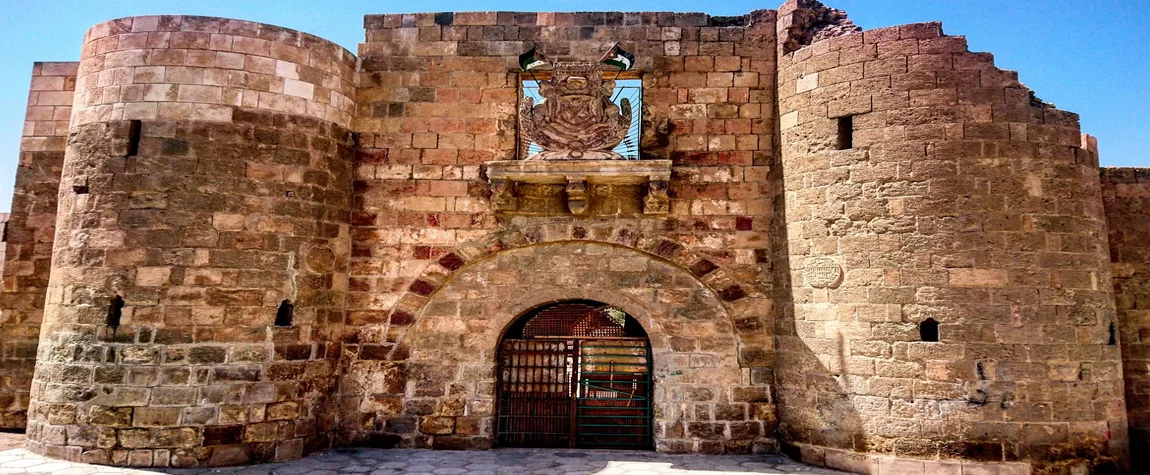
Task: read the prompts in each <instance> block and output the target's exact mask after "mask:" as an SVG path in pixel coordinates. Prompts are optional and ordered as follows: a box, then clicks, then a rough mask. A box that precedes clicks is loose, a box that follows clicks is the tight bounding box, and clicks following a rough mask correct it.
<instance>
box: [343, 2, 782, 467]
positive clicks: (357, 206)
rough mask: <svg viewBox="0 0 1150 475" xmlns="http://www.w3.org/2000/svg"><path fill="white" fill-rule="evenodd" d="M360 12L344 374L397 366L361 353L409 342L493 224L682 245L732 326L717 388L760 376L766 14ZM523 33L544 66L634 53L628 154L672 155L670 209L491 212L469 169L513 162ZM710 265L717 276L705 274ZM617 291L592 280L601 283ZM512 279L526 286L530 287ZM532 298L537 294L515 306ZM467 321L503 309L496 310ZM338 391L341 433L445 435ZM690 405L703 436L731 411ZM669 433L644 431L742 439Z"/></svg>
mask: <svg viewBox="0 0 1150 475" xmlns="http://www.w3.org/2000/svg"><path fill="white" fill-rule="evenodd" d="M365 23H366V27H367V41H366V42H365V43H363V44H362V45H361V46H360V57H361V60H362V65H363V66H362V72H361V77H360V83H361V88H360V91H359V103H358V112H357V118H356V119H355V126H354V128H355V129H356V131H357V132H359V139H360V141H359V145H360V153H359V156H358V165H357V175H356V187H355V198H354V203H353V218H352V219H353V226H354V227H353V244H352V246H353V258H352V264H351V281H350V291H351V301H350V309H349V335H348V342H349V343H352V344H350V345H347V348H348V351H347V353H346V354H347V355H348V356H349V358H348V360H347V362H346V365H347V368H348V376H347V379H348V381H362V380H368V379H370V378H371V375H372V374H373V373H374V372H377V371H378V368H379V367H380V366H381V365H391V364H395V363H390V362H386V361H382V362H381V361H371V360H368V359H367V358H364V348H373V346H374V345H391V346H396V348H397V350H396V351H395V352H393V353H389V354H390V355H392V356H391V357H390V358H391V359H393V360H397V361H402V360H405V359H406V358H407V355H408V354H409V353H410V350H413V349H410V348H404V344H403V343H402V342H400V341H399V338H400V335H403V334H404V333H407V334H409V335H411V334H414V333H416V330H415V327H412V325H413V324H415V323H414V322H416V321H417V320H418V318H419V316H420V315H421V312H423V311H424V310H423V309H424V305H425V304H426V302H427V299H428V298H429V296H433V294H434V292H436V289H438V288H439V287H440V285H442V284H443V282H446V281H448V280H449V279H450V276H451V275H452V274H453V272H454V271H456V270H457V269H458V268H459V267H460V266H462V265H463V264H465V263H468V262H470V261H471V260H472V259H473V258H474V257H475V256H476V255H486V252H482V253H478V254H468V253H469V252H472V250H474V249H486V247H485V246H486V245H487V244H491V243H493V242H499V243H500V244H499V245H500V246H503V245H512V244H510V243H508V242H505V241H504V240H503V238H501V237H500V236H503V235H504V234H506V235H508V236H529V237H526V238H523V239H527V240H528V241H532V240H538V239H542V237H541V236H544V235H550V234H556V235H562V236H564V238H563V239H575V240H580V239H593V240H597V241H606V242H627V241H633V240H635V239H638V237H639V236H643V237H644V241H643V242H644V246H646V245H650V246H652V247H651V248H646V247H640V249H642V250H644V251H646V252H650V253H651V254H654V255H657V256H664V257H666V256H673V255H677V254H679V253H685V254H684V255H686V256H691V259H693V260H692V261H691V262H684V263H681V265H683V267H685V268H689V269H693V271H694V272H695V275H696V276H697V277H698V278H700V279H702V280H703V281H708V282H711V284H710V285H709V286H710V287H711V288H712V289H717V290H718V291H720V292H721V295H719V299H720V300H721V301H723V302H724V305H726V306H727V308H728V311H727V314H728V316H729V318H730V319H731V321H732V324H734V325H735V326H736V328H737V329H738V331H737V333H736V334H737V336H738V342H739V344H738V348H739V351H740V355H739V364H740V367H741V368H742V371H741V374H740V376H739V378H738V379H737V380H735V381H731V382H730V383H731V384H733V385H736V386H752V385H753V386H758V387H760V388H764V389H768V388H769V386H770V384H771V381H772V380H773V374H772V370H771V366H772V360H771V356H772V345H773V339H772V338H771V334H770V328H771V326H772V325H771V323H770V320H771V316H772V312H773V308H772V301H771V298H770V297H769V295H768V293H767V292H768V289H769V288H770V286H771V283H770V280H769V278H767V274H766V271H767V270H768V269H767V265H768V264H767V259H766V255H767V251H766V249H767V238H768V235H767V232H766V231H767V228H768V226H769V224H770V220H771V219H772V216H771V210H770V202H769V199H766V198H764V187H765V184H766V179H767V173H768V168H769V163H770V161H771V157H772V154H773V130H774V127H775V120H774V107H773V103H774V82H773V81H774V79H773V78H774V67H775V64H774V33H775V31H774V17H773V12H768V11H760V12H755V13H752V14H750V15H749V16H747V17H738V18H716V17H708V16H707V15H703V14H677V13H579V14H576V13H511V12H498V13H496V12H486V13H455V14H452V13H440V14H416V15H370V16H368V17H367V18H366V20H365ZM532 41H534V42H536V43H537V44H538V45H539V47H540V49H541V50H542V51H543V52H544V53H546V54H547V55H548V57H549V58H550V59H551V60H555V61H569V60H578V61H596V60H597V59H598V58H599V57H600V56H601V55H602V53H603V52H604V51H606V50H607V49H608V48H609V47H610V46H611V44H612V43H614V42H615V41H620V42H622V45H624V47H625V48H626V49H627V50H629V51H632V52H634V53H635V55H636V58H637V61H638V65H637V68H636V69H637V70H639V71H641V72H642V82H643V94H644V97H643V99H644V110H643V111H642V114H636V118H639V117H642V118H643V120H644V123H643V130H644V134H643V139H642V150H643V156H644V158H653V159H670V160H673V162H674V170H673V177H672V181H671V185H670V195H671V212H670V215H669V216H665V217H643V216H641V215H640V216H612V217H598V218H582V219H575V218H572V217H570V216H569V215H567V216H564V215H561V214H560V215H556V216H552V217H526V216H502V215H497V214H496V213H495V212H493V211H492V209H491V206H490V204H489V201H488V197H487V194H488V186H487V183H486V182H485V180H484V176H483V175H484V173H483V164H484V162H487V161H492V160H511V159H515V158H518V157H516V148H517V147H516V115H515V114H516V108H517V100H518V98H519V97H520V95H521V93H520V91H519V80H518V65H517V64H516V62H515V59H516V56H517V55H518V54H520V53H522V52H523V51H526V50H527V49H528V48H530V45H531V42H532ZM546 223H551V224H546ZM576 228H578V229H579V231H575V229H576ZM544 230H546V231H544ZM593 230H596V231H593ZM573 236H574V237H573ZM592 236H594V237H592ZM618 240H621V241H618ZM457 249H462V250H460V251H459V252H456V251H455V250H457ZM655 249H658V251H657V252H656V251H655ZM556 259H559V257H558V256H557V257H556ZM686 259H687V258H684V260H686ZM535 262H538V265H539V266H541V267H543V268H546V267H548V266H549V265H550V264H549V263H548V262H547V261H546V260H545V259H539V260H536V261H535ZM719 268H722V269H723V272H715V270H716V269H719ZM524 270H526V268H525V269H524ZM617 287H618V286H612V285H610V284H608V285H605V288H606V289H608V290H610V289H612V288H616V290H617ZM522 289H523V292H524V293H526V294H527V295H532V291H531V290H529V289H528V288H526V287H523V288H522ZM541 298H542V297H541ZM541 303H545V300H540V301H539V302H533V303H531V304H532V305H529V306H527V307H524V308H523V309H526V308H529V307H530V306H533V305H534V304H541ZM524 304H527V302H524ZM512 310H514V309H505V310H503V311H504V312H509V311H512ZM709 311H711V312H718V311H719V310H717V309H712V310H709ZM475 318H507V317H506V315H504V314H502V313H501V314H499V315H490V316H479V315H476V316H475ZM483 343H484V344H489V347H488V348H487V349H486V350H485V352H484V353H481V354H475V355H473V356H474V357H475V358H476V359H475V360H474V361H473V362H474V364H476V365H478V366H477V367H480V368H490V366H491V365H492V364H494V353H493V351H494V349H495V341H494V340H493V339H492V340H491V341H487V340H484V342H483ZM371 351H375V350H371ZM357 352H358V353H357ZM662 364H668V363H665V362H659V361H658V359H656V365H662ZM414 376H415V375H414V374H408V375H407V385H406V386H403V387H401V388H393V389H392V390H400V391H402V392H403V394H405V395H407V396H408V397H414V394H415V391H417V389H416V388H417V387H418V388H420V390H422V388H423V386H417V385H416V383H415V379H416V378H415V377H414ZM448 383H449V381H447V380H445V381H440V382H438V384H439V390H440V391H447V390H448V389H449V387H448V386H447V384H448ZM657 384H658V383H657ZM664 384H675V383H674V382H673V381H672V380H667V381H665V382H664ZM656 390H657V391H658V390H659V389H656ZM466 391H467V392H466V393H463V394H458V395H453V397H459V398H463V399H469V400H485V399H489V398H490V395H489V394H483V393H481V392H477V391H479V388H475V387H470V386H468V387H466ZM342 394H343V395H344V397H345V400H344V402H343V409H341V412H342V413H343V414H345V416H346V419H345V420H344V424H343V430H344V437H346V438H347V439H348V440H363V439H370V438H371V437H373V435H376V434H392V435H394V434H400V435H402V436H403V438H402V439H401V441H400V442H401V443H403V444H408V445H416V446H426V445H432V446H434V445H435V444H436V441H437V440H443V439H444V438H443V437H440V436H446V435H448V434H440V433H438V432H435V433H431V434H429V433H427V432H424V431H421V430H420V429H419V428H418V427H416V426H415V425H414V424H410V421H411V417H410V416H412V415H419V416H423V415H428V416H439V415H441V414H440V413H433V414H422V413H420V412H419V411H422V410H424V408H423V406H418V405H416V406H412V407H410V408H396V407H390V406H386V405H378V404H374V403H372V402H371V401H372V398H373V395H372V391H371V390H367V389H363V388H349V389H348V390H346V391H343V392H342ZM381 396H382V397H394V394H381ZM712 396H713V397H714V399H708V400H707V401H698V405H699V406H707V407H711V406H712V405H720V404H733V403H736V401H733V400H731V399H730V398H731V397H733V396H732V393H730V392H729V391H716V392H715V393H714V394H713V395H712ZM764 402H765V401H764ZM739 403H740V404H741V402H739ZM432 410H435V411H438V410H439V408H432ZM405 411H409V412H405ZM770 414H771V411H768V410H764V411H761V412H759V413H756V414H755V415H753V416H752V415H748V416H747V417H755V418H756V419H755V420H757V421H762V423H763V431H762V432H761V434H762V436H763V437H769V434H770V433H771V432H772V431H773V423H772V421H771V420H770V418H771V417H772V416H771V415H770ZM471 415H473V414H468V416H471ZM479 415H480V416H483V417H486V416H487V415H484V414H479ZM697 416H698V419H690V420H691V421H696V422H700V423H702V422H706V423H707V424H712V422H713V421H714V424H718V425H708V426H707V427H706V428H702V426H697V427H696V429H697V430H705V431H712V430H713V429H714V427H718V426H722V427H727V425H726V424H727V422H726V421H732V419H727V418H725V417H726V416H724V415H718V416H715V417H712V416H711V415H702V414H699V415H697ZM763 418H766V419H765V420H764V419H763ZM672 419H673V418H672ZM672 419H668V420H672ZM740 422H741V421H740ZM756 424H757V422H756ZM671 425H674V424H673V423H672V424H671ZM457 427H458V426H457ZM666 430H667V431H668V432H664V433H661V434H660V436H659V437H660V438H661V439H662V440H661V441H660V445H659V446H660V448H661V449H662V450H668V451H711V452H714V451H723V450H730V451H746V450H749V449H750V448H751V447H750V445H749V444H747V443H743V442H739V443H731V444H729V445H726V446H725V445H723V444H720V443H714V442H713V441H715V440H717V439H718V437H717V435H715V433H714V432H707V434H709V435H700V434H693V433H690V431H691V430H692V429H690V427H689V424H688V427H687V428H685V430H687V431H688V432H687V433H683V432H682V431H683V430H684V428H681V427H680V428H677V429H676V428H673V427H667V428H666ZM724 430H726V429H724ZM675 431H679V432H675ZM755 433H756V437H758V436H759V434H760V433H759V432H758V431H757V430H756V432H755ZM456 435H470V434H467V433H465V432H457V433H456ZM483 435H484V436H489V434H486V433H484V434H483ZM753 438H754V437H742V436H740V437H737V439H740V440H741V441H746V440H751V439H753ZM448 440H449V439H448ZM704 440H707V441H712V442H710V443H703V442H702V441H704ZM476 444H482V442H476Z"/></svg>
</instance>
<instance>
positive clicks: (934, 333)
mask: <svg viewBox="0 0 1150 475" xmlns="http://www.w3.org/2000/svg"><path fill="white" fill-rule="evenodd" d="M918 336H919V338H920V339H921V340H922V341H934V342H937V341H938V321H937V320H935V319H933V318H927V319H926V320H923V321H922V323H919V324H918Z"/></svg>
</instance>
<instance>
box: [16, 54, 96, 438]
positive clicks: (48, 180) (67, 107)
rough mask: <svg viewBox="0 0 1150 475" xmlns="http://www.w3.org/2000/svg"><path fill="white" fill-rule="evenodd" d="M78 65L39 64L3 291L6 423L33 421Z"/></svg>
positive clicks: (34, 74)
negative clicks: (32, 391) (31, 398)
mask: <svg viewBox="0 0 1150 475" xmlns="http://www.w3.org/2000/svg"><path fill="white" fill-rule="evenodd" d="M77 66H78V63H35V64H34V65H33V66H32V86H31V92H29V93H28V110H27V113H26V116H25V118H24V133H23V135H22V136H21V139H20V161H19V165H18V166H17V168H16V185H15V189H14V193H13V196H12V213H11V215H10V216H9V219H8V225H7V228H6V232H5V234H6V242H5V261H4V264H3V278H4V285H3V287H2V288H0V428H4V429H15V428H22V427H24V425H25V424H26V423H27V414H26V411H27V409H28V388H29V387H31V385H32V371H33V368H34V366H35V364H36V343H37V340H39V337H40V322H41V320H42V318H43V314H44V295H45V292H46V291H47V289H48V273H49V271H50V269H51V266H52V238H53V235H54V233H55V226H56V190H57V189H58V188H59V187H60V169H61V167H62V166H63V163H64V148H65V142H66V141H67V137H68V118H69V117H70V116H71V113H72V95H73V91H75V89H76V68H77Z"/></svg>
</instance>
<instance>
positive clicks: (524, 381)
mask: <svg viewBox="0 0 1150 475" xmlns="http://www.w3.org/2000/svg"><path fill="white" fill-rule="evenodd" d="M499 366H500V374H499V378H500V379H499V380H500V383H499V388H498V389H499V417H498V421H497V423H498V426H497V428H496V431H497V434H498V442H499V444H500V445H501V446H504V447H584V448H596V447H601V448H637V449H643V448H650V447H651V416H652V414H651V370H650V368H651V359H650V348H649V344H648V341H647V339H646V338H628V337H614V338H611V337H600V338H556V337H543V338H535V339H505V340H503V344H502V347H501V348H500V361H499Z"/></svg>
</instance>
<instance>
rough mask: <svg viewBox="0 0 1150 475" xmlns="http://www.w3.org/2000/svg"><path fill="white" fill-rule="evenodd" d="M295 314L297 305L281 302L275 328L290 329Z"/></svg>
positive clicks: (288, 301)
mask: <svg viewBox="0 0 1150 475" xmlns="http://www.w3.org/2000/svg"><path fill="white" fill-rule="evenodd" d="M294 313H295V305H292V303H291V300H284V301H283V302H280V308H279V309H277V310H276V321H275V326H277V327H290V326H291V322H292V316H293V314H294Z"/></svg>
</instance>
